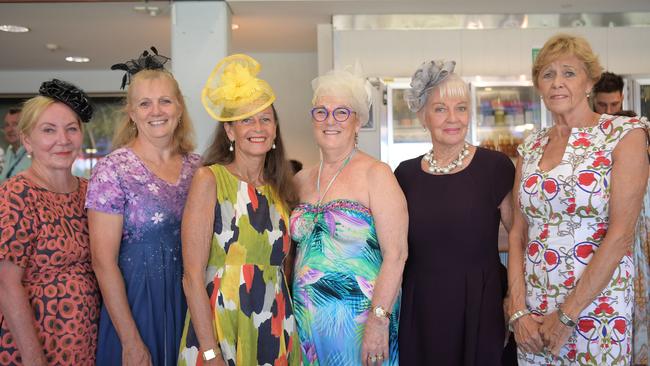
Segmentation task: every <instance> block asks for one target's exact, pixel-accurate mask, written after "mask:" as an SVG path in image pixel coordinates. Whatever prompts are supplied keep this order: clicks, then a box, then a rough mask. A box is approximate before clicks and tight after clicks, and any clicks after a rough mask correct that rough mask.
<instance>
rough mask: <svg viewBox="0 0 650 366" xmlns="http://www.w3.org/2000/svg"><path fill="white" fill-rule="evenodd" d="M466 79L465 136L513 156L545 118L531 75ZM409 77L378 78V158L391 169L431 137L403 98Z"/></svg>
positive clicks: (422, 147)
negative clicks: (468, 100) (468, 97)
mask: <svg viewBox="0 0 650 366" xmlns="http://www.w3.org/2000/svg"><path fill="white" fill-rule="evenodd" d="M465 80H466V81H467V82H468V83H469V85H470V93H471V100H472V106H473V108H472V114H471V120H470V125H469V131H468V133H467V141H468V142H470V143H472V144H474V145H477V146H483V147H485V148H489V149H493V150H499V151H502V152H503V153H505V154H506V155H508V156H511V157H513V158H514V157H515V156H516V154H517V151H516V149H517V146H518V145H519V144H520V143H521V142H522V141H523V139H524V138H525V137H526V136H528V134H530V132H532V131H533V130H534V129H537V128H540V127H544V126H546V121H547V120H548V119H549V118H548V117H547V113H546V111H545V108H544V107H543V104H542V103H541V99H540V98H539V95H538V94H537V92H536V91H535V88H534V86H533V83H532V82H531V81H526V80H519V79H506V78H498V79H497V78H485V77H471V78H465ZM410 82H411V80H410V78H383V79H379V83H378V87H379V90H380V93H379V94H380V95H382V99H383V100H382V103H375V105H382V107H383V110H382V111H380V126H381V134H380V136H381V147H380V149H381V160H382V161H384V162H386V163H388V164H389V165H390V166H391V167H392V168H393V169H395V168H396V167H397V166H398V165H399V163H400V162H402V161H404V160H407V159H411V158H414V157H417V156H419V155H422V154H424V153H426V152H427V151H428V150H429V149H430V148H431V137H430V135H429V132H428V131H426V130H424V128H423V126H422V123H420V121H419V120H418V118H417V115H416V114H415V113H414V112H411V111H410V110H409V109H408V106H407V105H406V102H405V101H404V91H405V90H406V89H408V88H409V87H410Z"/></svg>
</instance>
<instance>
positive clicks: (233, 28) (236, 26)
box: [230, 23, 239, 30]
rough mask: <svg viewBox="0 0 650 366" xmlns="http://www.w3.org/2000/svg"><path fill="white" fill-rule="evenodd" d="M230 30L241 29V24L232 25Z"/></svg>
mask: <svg viewBox="0 0 650 366" xmlns="http://www.w3.org/2000/svg"><path fill="white" fill-rule="evenodd" d="M230 29H232V30H237V29H239V24H235V23H232V25H231V26H230Z"/></svg>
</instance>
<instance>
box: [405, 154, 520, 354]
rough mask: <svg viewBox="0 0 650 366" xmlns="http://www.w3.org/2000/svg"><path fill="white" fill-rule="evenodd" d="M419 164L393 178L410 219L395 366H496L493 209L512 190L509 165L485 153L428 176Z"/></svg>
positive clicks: (498, 313)
mask: <svg viewBox="0 0 650 366" xmlns="http://www.w3.org/2000/svg"><path fill="white" fill-rule="evenodd" d="M421 161H422V156H420V157H418V158H415V159H411V160H407V161H405V162H402V163H401V164H400V165H399V166H398V167H397V169H396V170H395V176H396V177H397V181H398V182H399V184H400V186H401V187H402V190H403V191H404V195H405V196H406V201H407V203H408V213H409V231H408V245H409V256H408V260H407V262H406V267H405V268H404V279H403V281H402V309H401V319H400V324H399V351H400V364H402V365H437V366H447V365H448V366H459V365H468V366H470V365H471V366H473V365H486V366H488V365H490V366H494V365H501V358H502V353H503V343H504V339H505V321H504V316H503V292H504V291H503V290H504V289H503V285H502V270H501V264H500V261H499V250H498V235H499V225H500V219H501V213H500V210H499V205H500V204H501V202H502V201H503V199H504V198H505V197H506V195H507V194H508V193H509V192H510V191H511V190H512V186H513V182H514V165H513V163H512V161H510V159H509V158H508V157H507V156H506V155H504V154H502V153H499V152H495V151H492V150H487V149H483V148H477V149H476V153H475V154H474V157H473V158H472V160H471V161H470V162H469V164H468V165H467V167H465V169H463V170H461V171H459V172H457V173H454V174H445V175H432V174H428V173H426V172H424V171H422V168H421Z"/></svg>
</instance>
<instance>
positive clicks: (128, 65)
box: [111, 46, 170, 89]
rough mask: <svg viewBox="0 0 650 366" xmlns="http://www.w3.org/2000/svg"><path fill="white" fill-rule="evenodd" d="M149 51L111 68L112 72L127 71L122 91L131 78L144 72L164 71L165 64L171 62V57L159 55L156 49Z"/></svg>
mask: <svg viewBox="0 0 650 366" xmlns="http://www.w3.org/2000/svg"><path fill="white" fill-rule="evenodd" d="M150 50H151V53H149V51H147V50H144V52H142V55H140V57H138V58H137V59H135V60H129V61H126V62H124V63H120V64H115V65H113V66H111V70H123V71H126V73H125V74H124V76H123V77H122V86H121V87H120V89H124V87H125V86H126V85H128V84H130V83H131V77H132V76H133V75H135V74H137V73H138V72H140V71H142V70H164V69H165V64H166V63H167V61H169V60H170V58H169V57H167V56H163V55H159V54H158V50H157V49H156V47H153V46H152V47H151V48H150Z"/></svg>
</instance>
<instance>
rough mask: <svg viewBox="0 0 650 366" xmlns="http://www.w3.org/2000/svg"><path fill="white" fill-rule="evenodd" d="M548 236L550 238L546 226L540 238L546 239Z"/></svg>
mask: <svg viewBox="0 0 650 366" xmlns="http://www.w3.org/2000/svg"><path fill="white" fill-rule="evenodd" d="M546 238H548V227H546V226H544V230H542V232H541V233H540V234H539V239H540V240H545V239H546Z"/></svg>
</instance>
